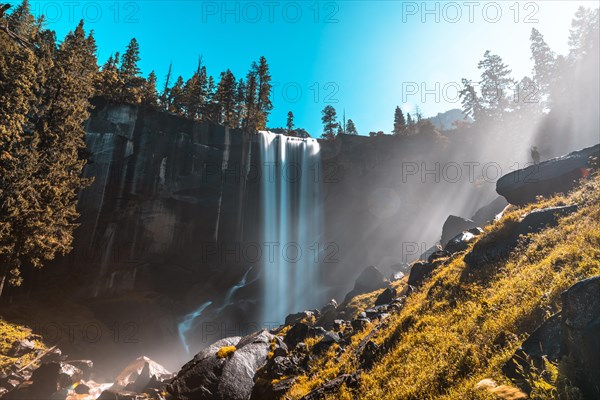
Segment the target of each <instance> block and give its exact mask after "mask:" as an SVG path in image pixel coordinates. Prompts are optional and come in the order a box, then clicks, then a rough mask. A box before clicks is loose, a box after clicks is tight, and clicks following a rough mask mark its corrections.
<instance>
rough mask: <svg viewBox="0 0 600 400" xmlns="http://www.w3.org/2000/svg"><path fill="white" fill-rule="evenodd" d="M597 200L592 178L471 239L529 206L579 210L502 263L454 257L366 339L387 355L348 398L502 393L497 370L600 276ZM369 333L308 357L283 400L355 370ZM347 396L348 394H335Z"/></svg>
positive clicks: (455, 398)
mask: <svg viewBox="0 0 600 400" xmlns="http://www.w3.org/2000/svg"><path fill="white" fill-rule="evenodd" d="M599 200H600V179H599V178H598V177H595V178H594V179H592V180H590V181H588V182H586V183H584V184H583V185H582V186H581V187H580V188H579V189H578V190H577V191H575V192H574V193H572V194H570V195H568V196H567V195H564V196H557V197H554V198H551V199H540V201H539V202H538V203H537V204H532V205H529V206H526V207H523V208H514V209H513V210H510V211H509V212H507V213H506V215H504V216H503V218H502V219H501V220H500V221H498V222H496V223H495V224H494V225H492V226H491V227H489V228H487V229H486V232H485V233H484V234H483V235H482V236H481V237H480V238H479V239H478V240H482V241H486V240H488V241H489V240H491V239H492V237H493V236H496V237H497V236H498V235H503V234H504V232H505V231H506V230H507V229H508V228H509V226H510V225H511V224H513V223H514V222H516V221H518V220H519V219H520V218H522V216H523V215H524V214H526V213H527V212H529V211H531V210H532V209H534V208H544V207H550V206H557V205H564V204H573V203H578V204H579V205H580V208H579V210H578V211H577V212H575V213H573V214H571V215H569V216H567V217H565V218H562V219H561V220H560V222H559V225H558V226H557V227H554V228H549V229H546V230H544V231H542V232H540V233H537V234H534V235H531V237H530V242H529V244H528V245H527V246H521V247H520V248H518V249H517V250H516V251H514V252H513V254H512V255H511V257H509V259H508V260H506V261H502V262H498V263H495V264H494V265H487V266H485V267H483V268H482V269H480V270H474V271H469V270H468V268H467V267H466V266H465V264H464V262H463V258H462V255H461V256H459V257H456V258H454V259H452V260H449V261H448V262H447V264H446V265H444V266H443V267H441V268H439V269H438V270H437V271H436V272H435V273H434V275H433V276H432V278H431V279H430V280H429V281H427V282H426V283H425V285H424V286H423V287H422V288H421V289H420V290H419V291H417V292H415V293H413V294H411V295H410V296H409V297H408V298H407V300H406V303H405V306H404V307H403V308H402V310H400V311H399V312H398V313H397V314H393V315H392V316H390V317H389V318H388V320H386V324H385V326H384V327H382V328H380V329H379V330H378V331H377V332H374V333H373V338H372V340H374V341H375V342H376V343H379V344H381V343H386V344H387V345H388V348H389V351H388V352H387V353H386V355H385V356H384V357H383V358H382V359H381V360H379V361H378V362H377V363H376V364H375V366H374V367H373V369H372V370H370V371H366V372H363V374H362V375H361V381H360V382H361V384H360V387H359V389H358V390H357V391H356V392H355V393H353V394H352V395H353V396H354V397H355V398H359V399H372V400H379V399H383V398H385V399H414V400H424V399H447V400H468V399H494V398H496V399H497V398H498V397H497V396H496V394H494V393H493V392H491V391H486V390H483V391H482V390H479V389H476V385H477V384H478V382H481V381H482V380H484V379H493V380H495V381H496V382H498V385H499V387H502V385H505V386H504V387H509V386H510V382H508V381H507V379H506V378H505V377H504V376H503V375H502V373H501V367H502V365H503V364H504V363H505V362H506V361H507V360H509V359H510V357H511V355H512V354H513V352H514V351H515V349H516V348H517V347H518V346H519V345H520V343H522V341H523V340H524V339H525V338H526V337H527V335H528V334H530V333H531V332H532V331H533V330H534V329H535V328H536V327H537V326H538V325H539V324H540V323H542V322H543V321H544V320H545V319H546V318H547V317H548V316H550V315H551V314H553V313H555V312H556V311H558V310H559V309H560V306H561V304H560V294H561V292H563V291H564V290H566V289H568V288H569V287H570V286H571V285H573V284H574V283H576V282H577V281H579V280H581V279H585V278H588V277H591V276H594V275H599V274H600V201H599ZM367 297H369V296H366V297H364V298H367ZM364 298H363V299H359V300H358V301H361V302H362V301H363V300H364ZM357 308H358V307H357ZM372 330H373V326H371V327H368V328H367V329H366V330H364V331H363V332H361V333H360V334H359V335H357V338H356V340H355V339H354V338H353V340H352V343H351V344H350V345H349V346H348V347H347V349H346V351H345V352H344V353H343V354H342V355H341V356H339V357H337V358H335V359H332V358H327V356H325V357H321V358H320V359H319V360H316V361H315V362H314V365H313V366H314V367H315V369H314V370H312V372H311V373H310V375H309V376H301V377H300V378H299V379H298V382H297V383H296V384H295V385H294V386H293V387H292V388H291V390H290V391H289V392H288V393H287V396H288V397H289V398H291V399H297V398H300V397H302V396H303V395H304V394H306V393H307V392H308V391H310V390H312V389H313V388H315V387H317V386H318V385H319V384H321V383H322V382H325V381H327V380H328V379H332V378H334V377H336V376H339V375H340V374H342V373H349V372H354V371H355V370H356V369H357V360H356V355H355V351H354V350H355V349H356V347H357V346H358V343H359V342H360V338H361V337H365V336H366V335H367V334H369V333H370V332H371V331H372ZM498 391H499V390H498ZM345 397H347V389H346V388H344V389H343V393H340V394H339V398H345ZM332 398H337V397H336V396H333V397H332Z"/></svg>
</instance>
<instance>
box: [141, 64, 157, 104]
mask: <svg viewBox="0 0 600 400" xmlns="http://www.w3.org/2000/svg"><path fill="white" fill-rule="evenodd" d="M141 98H142V104H144V105H146V106H151V107H156V106H158V92H157V91H156V73H155V72H154V71H151V72H150V74H149V75H148V79H146V81H145V82H144V87H143V88H142V93H141Z"/></svg>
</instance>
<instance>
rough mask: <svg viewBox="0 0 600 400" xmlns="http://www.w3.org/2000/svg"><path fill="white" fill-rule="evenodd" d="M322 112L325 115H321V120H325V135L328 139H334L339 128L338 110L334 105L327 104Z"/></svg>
mask: <svg viewBox="0 0 600 400" xmlns="http://www.w3.org/2000/svg"><path fill="white" fill-rule="evenodd" d="M322 114H323V116H322V117H321V121H323V137H324V138H326V139H333V138H335V131H336V129H337V128H338V123H337V112H336V111H335V108H333V106H331V105H327V106H325V108H324V109H323V111H322Z"/></svg>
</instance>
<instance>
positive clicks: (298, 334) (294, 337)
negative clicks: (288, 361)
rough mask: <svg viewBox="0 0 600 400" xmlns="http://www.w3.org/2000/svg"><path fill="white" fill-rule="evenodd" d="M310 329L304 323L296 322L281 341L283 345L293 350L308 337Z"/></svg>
mask: <svg viewBox="0 0 600 400" xmlns="http://www.w3.org/2000/svg"><path fill="white" fill-rule="evenodd" d="M309 330H310V327H309V326H308V325H306V324H305V323H304V322H298V323H296V324H295V325H294V326H292V327H291V328H290V330H289V331H287V333H286V334H285V337H284V338H283V341H284V342H285V344H286V345H287V346H288V347H289V348H291V349H293V348H294V347H296V345H297V344H298V343H300V342H303V341H304V340H305V339H306V338H307V337H308V332H309Z"/></svg>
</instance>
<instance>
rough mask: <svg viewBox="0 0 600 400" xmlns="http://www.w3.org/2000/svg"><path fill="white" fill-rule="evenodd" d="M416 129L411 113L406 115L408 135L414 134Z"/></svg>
mask: <svg viewBox="0 0 600 400" xmlns="http://www.w3.org/2000/svg"><path fill="white" fill-rule="evenodd" d="M415 128H416V124H415V121H414V120H413V118H412V116H411V115H410V113H406V129H407V130H408V133H411V134H412V133H414V132H415Z"/></svg>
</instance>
